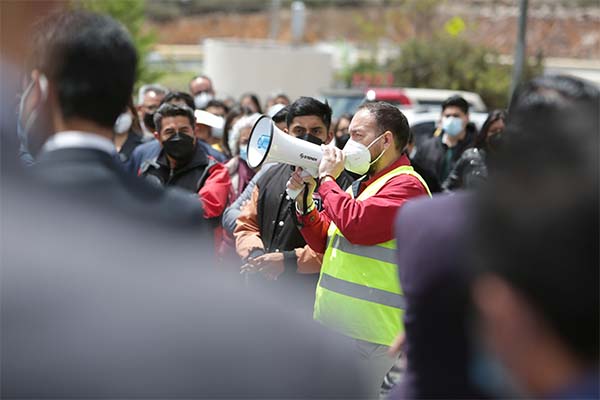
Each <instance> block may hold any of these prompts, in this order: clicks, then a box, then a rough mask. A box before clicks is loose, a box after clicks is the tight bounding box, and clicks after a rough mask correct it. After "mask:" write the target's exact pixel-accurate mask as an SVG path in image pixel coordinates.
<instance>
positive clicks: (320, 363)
mask: <svg viewBox="0 0 600 400" xmlns="http://www.w3.org/2000/svg"><path fill="white" fill-rule="evenodd" d="M28 53H29V54H28V56H27V58H26V63H25V67H24V69H23V71H22V72H23V76H24V77H25V78H24V79H23V86H22V91H21V97H20V102H19V104H18V107H16V109H18V116H17V121H16V124H15V128H14V129H13V130H12V131H11V130H10V129H7V126H6V124H5V123H4V124H3V137H5V136H8V135H10V136H11V137H14V138H18V139H19V141H18V148H17V146H8V147H7V148H8V149H11V150H14V154H17V150H18V159H17V158H12V157H8V160H10V161H14V165H12V166H11V167H9V168H8V169H7V171H12V172H11V173H10V177H9V178H10V179H8V183H6V184H5V185H12V186H9V187H10V188H12V189H11V191H10V192H11V193H12V194H11V196H12V197H10V198H9V199H8V204H9V206H11V207H13V208H12V210H13V211H11V212H10V213H9V214H10V215H9V217H8V219H7V225H8V227H11V228H15V229H18V230H22V231H24V232H25V234H27V235H29V236H27V240H29V241H31V240H34V241H35V242H33V243H32V245H33V247H34V248H35V249H37V250H39V251H40V252H41V253H42V254H41V256H40V257H36V256H35V255H31V256H30V257H29V258H27V257H25V255H24V254H23V253H22V252H21V251H20V250H15V249H14V248H12V247H10V246H9V247H8V248H9V249H12V251H11V250H9V251H8V252H7V253H5V255H4V256H3V262H2V264H3V268H5V271H8V272H6V273H3V274H5V275H6V276H7V277H8V278H12V280H11V279H9V280H8V282H9V283H3V287H4V285H12V283H10V282H13V283H14V286H12V288H11V290H9V291H8V294H7V293H6V291H5V292H4V295H3V296H4V297H5V298H4V299H3V306H4V305H5V304H6V306H5V307H3V312H2V314H3V315H2V317H3V321H2V322H3V323H2V325H3V327H2V330H3V347H4V345H8V346H11V351H10V353H9V354H8V358H7V359H6V360H3V371H2V374H3V386H4V387H3V389H2V390H3V392H4V393H6V394H7V395H9V396H17V397H18V396H40V395H47V394H48V393H50V394H52V395H54V397H57V396H58V397H61V396H63V395H78V396H81V395H96V394H100V395H110V396H123V395H125V396H130V395H149V394H156V395H161V396H170V395H186V396H192V397H195V396H208V397H212V396H229V397H246V396H247V397H257V396H258V397H273V396H276V397H296V398H297V397H311V398H316V397H337V398H340V397H341V398H349V397H357V398H378V397H379V396H382V397H389V398H434V397H435V398H440V397H441V398H481V397H492V398H504V397H507V396H508V397H514V396H527V397H534V398H538V397H539V398H542V397H552V398H554V397H560V398H598V396H599V391H598V386H599V382H598V373H599V370H598V362H599V348H598V343H599V338H600V333H599V325H600V324H599V304H598V295H599V274H598V268H599V263H598V250H599V249H598V243H599V241H598V134H599V132H598V112H599V99H600V95H599V91H598V89H597V88H596V87H594V86H592V85H590V84H589V83H586V82H584V81H581V80H578V79H575V78H572V77H564V76H556V77H540V78H536V79H534V80H533V81H531V82H528V83H526V84H524V85H522V86H521V87H520V88H519V89H518V90H517V91H516V93H515V95H514V96H513V99H512V101H511V103H510V108H509V110H508V111H505V110H494V111H492V112H490V113H489V116H488V118H487V120H486V121H485V123H484V124H483V126H482V128H481V129H480V130H478V129H477V128H476V126H475V124H474V123H472V122H470V120H469V103H468V102H467V101H466V100H465V99H464V98H462V97H460V96H452V97H450V98H448V99H447V100H446V101H445V102H444V103H443V104H442V107H441V113H440V119H439V123H438V126H437V127H436V129H435V131H434V132H431V136H430V137H429V138H427V139H426V140H424V141H423V142H421V143H420V144H419V145H418V146H417V145H415V139H414V136H413V135H412V133H411V130H410V126H409V123H408V121H407V119H406V117H405V116H404V114H403V113H402V111H401V109H399V108H398V107H396V106H394V105H391V104H388V103H385V102H378V101H366V102H365V103H363V104H362V105H360V106H359V107H358V109H357V110H356V111H355V113H354V115H343V116H341V117H339V118H338V119H337V120H334V119H332V110H331V108H330V107H329V105H328V104H327V103H326V102H323V101H321V100H319V99H317V98H313V97H307V96H302V97H299V98H296V99H291V98H289V97H288V96H286V95H285V94H284V93H275V94H273V96H270V97H269V99H268V100H267V101H266V102H265V103H264V104H262V103H261V101H260V100H259V98H258V97H257V96H256V95H255V94H253V93H251V92H248V93H245V94H244V95H242V96H241V97H240V98H239V101H233V100H232V99H230V98H227V99H225V98H223V97H221V96H220V93H219V91H218V88H216V87H214V86H213V82H212V81H211V79H210V77H208V76H204V75H198V76H195V77H193V78H192V79H191V80H190V82H189V87H188V90H187V91H174V90H170V89H169V88H166V87H163V86H161V85H160V84H157V83H151V84H145V85H143V86H141V87H140V88H139V90H138V93H137V94H134V93H133V89H134V84H135V71H136V66H137V56H136V51H135V48H134V45H133V42H132V40H131V38H130V36H129V34H128V33H127V32H126V31H125V30H124V28H123V27H122V26H121V25H120V24H118V23H117V22H115V21H114V20H113V19H111V18H110V17H107V16H102V15H97V14H94V13H90V12H84V11H69V12H60V13H56V14H52V15H50V16H49V17H46V18H45V19H44V20H42V21H41V22H39V23H37V25H36V27H35V30H34V35H33V39H32V42H31V44H30V48H29V52H28ZM243 89H244V90H245V89H248V88H243ZM263 114H264V115H267V116H268V117H269V118H270V119H271V120H272V122H273V124H274V125H275V126H276V127H277V128H278V129H280V130H281V131H283V132H284V133H285V134H287V135H291V136H293V137H294V138H296V139H298V141H297V142H294V143H298V145H299V146H300V144H301V143H302V142H301V141H307V142H310V143H312V144H316V145H318V146H321V150H322V159H321V160H320V162H319V165H318V171H317V174H316V176H312V175H310V174H306V173H304V171H303V170H302V168H299V167H296V166H293V165H288V164H283V163H270V164H265V165H262V166H260V168H258V169H255V168H251V166H250V165H249V164H248V152H249V150H248V146H249V140H250V136H251V133H252V129H253V127H254V126H255V123H256V122H257V120H258V119H259V117H260V116H261V115H263ZM3 140H5V139H3ZM6 151H7V150H6V149H5V150H3V154H5V152H6ZM5 161H6V160H5ZM17 163H18V164H19V165H18V166H17ZM15 182H18V183H15ZM294 192H299V193H300V195H298V196H296V197H293V196H290V193H294ZM21 193H24V195H23V196H22V197H20V196H21ZM32 202H33V203H32ZM42 203H43V204H44V205H45V206H44V207H40V208H42V209H44V210H46V212H47V213H48V214H46V213H45V212H42V211H40V212H41V214H40V215H38V219H36V220H35V221H31V222H30V220H29V219H27V218H25V219H23V220H19V219H18V218H16V219H15V215H17V214H19V213H20V212H23V211H22V210H23V208H24V204H27V205H28V207H31V208H34V209H35V207H36V205H37V206H39V205H41V204H42ZM48 204H59V205H50V206H48ZM90 209H92V210H93V212H89V210H90ZM14 210H19V211H14ZM47 210H52V211H47ZM33 211H37V210H32V212H33ZM56 215H58V216H60V217H61V218H62V217H64V218H66V219H68V220H69V221H70V222H68V223H65V224H64V226H61V225H62V224H61V223H60V218H55V216H56ZM92 215H94V216H92ZM73 218H75V219H73ZM107 221H112V222H111V223H107ZM50 227H52V234H51V235H44V234H42V233H41V232H46V231H50ZM5 229H6V228H5ZM49 236H51V237H49ZM100 237H107V239H106V242H104V241H103V240H98V239H99V238H100ZM3 238H5V235H4V234H3ZM3 241H4V239H3ZM9 242H10V243H11V245H14V246H17V245H18V242H16V241H14V240H10V241H9ZM109 244H110V246H109ZM96 247H101V248H103V250H104V252H103V253H98V249H97V248H96ZM44 249H47V253H44ZM65 253H67V254H69V255H65ZM42 260H43V261H42ZM67 260H68V261H67ZM41 264H43V266H44V267H45V268H44V271H45V272H39V271H38V269H39V267H40V265H41ZM24 265H25V267H24ZM69 265H74V267H75V268H74V269H73V270H69V271H68V273H64V271H63V268H58V266H61V267H63V266H69ZM82 265H84V266H82ZM17 266H18V268H17ZM52 268H57V269H58V270H59V271H57V272H56V274H55V275H52ZM65 268H66V267H65ZM24 271H26V272H24ZM32 271H33V272H32ZM82 271H83V272H82ZM103 271H104V272H103ZM34 272H35V273H34ZM132 273H133V276H131V277H130V274H132ZM20 274H25V275H20ZM46 274H50V275H48V276H46ZM79 274H84V275H79ZM106 274H108V275H110V276H113V278H111V279H104V278H105V277H106V276H108V275H106ZM34 276H38V277H39V276H43V277H45V278H44V279H46V280H45V281H42V282H41V283H40V282H39V281H36V278H35V277H34ZM52 276H54V278H53V277H52ZM57 276H61V277H63V278H64V279H66V280H67V281H65V280H64V279H63V280H58V279H55V277H57ZM119 276H121V278H122V279H123V281H122V282H127V287H128V290H129V291H130V292H129V294H128V295H126V296H123V295H122V292H121V290H120V289H119V288H118V287H114V286H113V285H117V286H119V284H123V283H119V282H115V280H119ZM140 276H143V278H141V280H140V281H139V283H138V285H139V289H138V290H139V293H138V294H136V295H133V294H132V293H133V292H134V291H136V286H135V285H136V284H135V283H133V282H135V280H136V279H139V277H140ZM32 277H33V278H32ZM28 279H31V281H30V280H28ZM113 279H114V280H113ZM71 280H72V281H71ZM29 282H36V284H35V285H34V284H32V283H31V284H30V283H29ZM65 282H69V285H66V287H67V288H68V289H65V287H64V286H65ZM71 282H72V284H71ZM161 282H163V283H162V284H161ZM130 283H131V286H130V285H129V284H130ZM94 284H95V285H96V286H94ZM61 285H63V286H61ZM79 285H81V286H79ZM17 289H18V291H17ZM28 290H30V291H34V290H35V292H36V293H37V294H39V292H40V291H41V292H42V295H41V296H42V297H43V299H44V301H39V302H36V301H34V303H33V304H37V307H39V308H40V309H44V310H45V311H44V313H43V315H40V313H34V312H32V311H31V307H27V306H26V303H27V300H24V299H22V298H21V297H22V296H25V297H26V294H27V293H28V292H27V291H28ZM65 290H66V292H65ZM71 291H73V294H70V295H69V296H68V297H65V298H63V297H60V296H59V294H58V293H59V292H60V295H64V294H65V293H71ZM55 292H56V295H55V294H54V293H55ZM113 294H114V296H113ZM119 294H121V296H122V297H118V296H119ZM130 295H131V296H130ZM7 296H8V297H7ZM36 296H37V295H36ZM96 296H97V297H96ZM115 296H117V297H115ZM34 297H35V296H34ZM57 299H59V300H57ZM161 299H162V300H161ZM4 300H6V301H4ZM161 301H164V303H161ZM75 303H78V304H88V303H93V304H95V306H89V307H88V308H85V311H83V312H80V311H77V310H71V309H73V308H74V307H75ZM98 303H102V304H98ZM108 304H110V307H108ZM140 304H146V305H147V307H152V311H153V312H152V313H148V312H147V311H148V309H149V308H148V309H146V308H145V307H139V305H140ZM53 305H54V306H55V307H53ZM171 306H173V307H171ZM58 308H59V309H60V310H58ZM69 310H71V311H69ZM141 310H143V311H141ZM157 314H158V315H157ZM150 315H151V316H150ZM78 318H80V319H78ZM144 318H148V319H144ZM163 318H164V319H163ZM65 319H66V320H69V321H73V322H75V323H74V324H73V323H72V322H67V321H65ZM156 320H158V321H159V322H156ZM196 320H198V321H200V320H202V321H205V323H202V324H196V323H192V322H191V321H196ZM20 321H25V322H20ZM78 321H79V322H78ZM149 321H152V323H151V322H149ZM161 321H162V322H161ZM298 321H301V324H303V325H299V322H298ZM163 322H164V323H163ZM304 324H305V325H304ZM23 326H29V329H31V330H32V331H34V332H28V333H27V334H26V335H25V333H24V331H23V329H25V328H24V327H23ZM65 326H69V328H68V329H69V331H68V334H58V333H57V332H59V333H60V332H63V331H62V329H66V328H65ZM165 326H168V328H165ZM121 327H124V328H123V329H122V330H121V331H120V329H121ZM65 332H66V331H65ZM84 332H85V333H86V334H90V335H92V337H94V338H95V340H98V343H99V345H98V346H99V347H96V348H95V351H86V350H85V349H86V348H85V346H83V345H82V344H81V343H82V342H85V341H86V339H85V338H84V337H83V336H82V335H83V333H84ZM90 332H93V333H90ZM102 332H106V334H104V335H103V334H102ZM121 335H122V336H121ZM107 337H110V338H111V339H110V340H108V339H107ZM133 337H136V338H137V339H133ZM5 338H6V339H5ZM67 339H68V340H67ZM32 341H33V342H36V344H35V345H33V349H34V350H35V354H33V355H30V354H28V353H27V351H26V348H27V346H30V345H31V343H30V342H32ZM165 342H167V343H168V345H167V344H166V343H165ZM57 343H59V344H60V347H59V348H58V351H51V350H50V349H51V348H52V349H55V350H56V348H57V347H56V344H57ZM244 344H245V345H244ZM163 346H164V347H163ZM287 351H289V355H287V354H286V352H287ZM30 353H31V352H30ZM101 353H103V354H101ZM3 357H4V356H3ZM34 364H35V365H34ZM155 364H161V366H164V368H162V367H157V366H156V365H155ZM232 365H233V366H232ZM259 366H260V367H259ZM229 367H230V368H231V372H228V371H227V369H228V368H229ZM199 368H200V369H201V372H199V371H198V369H199ZM51 369H54V372H51V371H50V370H51ZM111 371H113V372H111ZM133 371H135V372H133ZM207 371H210V372H207ZM267 372H268V373H267ZM69 375H71V376H72V378H71V379H69V378H68V377H67V376H69ZM232 381H233V382H232ZM236 381H237V382H236ZM144 390H145V391H144Z"/></svg>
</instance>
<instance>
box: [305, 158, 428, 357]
mask: <svg viewBox="0 0 600 400" xmlns="http://www.w3.org/2000/svg"><path fill="white" fill-rule="evenodd" d="M401 174H408V175H412V176H414V177H415V178H417V179H418V180H419V181H420V182H421V183H422V185H423V187H424V188H425V189H426V190H427V192H428V193H429V188H428V187H427V184H426V183H425V182H424V181H423V179H422V178H421V177H420V176H419V175H418V174H417V173H416V172H414V170H413V168H412V167H410V166H402V167H398V168H396V169H394V170H392V171H390V172H388V173H387V174H385V175H383V176H381V177H380V178H379V179H377V180H376V181H375V182H373V183H371V184H370V185H369V186H367V187H366V188H365V190H364V191H363V192H361V193H360V194H359V196H358V197H357V199H356V201H362V200H365V199H367V198H369V197H371V196H373V195H375V194H376V193H377V192H379V190H381V188H382V187H383V186H384V185H385V184H386V183H387V182H388V181H389V180H390V179H392V178H393V177H395V176H398V175H401ZM348 192H349V193H350V195H352V191H351V188H350V189H349V190H348ZM430 196H431V194H430ZM390 223H392V222H391V221H390ZM327 235H328V243H327V248H326V250H325V254H324V257H323V266H322V268H321V276H320V277H319V283H318V285H317V292H316V298H315V313H314V318H315V319H316V320H317V321H319V322H321V323H322V324H324V325H326V326H328V327H330V328H332V329H335V330H337V331H339V332H341V333H342V334H344V335H346V336H350V337H353V338H356V339H361V340H365V341H368V342H372V343H378V344H383V345H387V346H389V345H390V344H391V343H392V341H393V340H394V338H395V337H396V335H397V334H398V333H399V332H401V331H402V330H403V327H402V324H401V315H402V310H403V309H404V304H405V303H404V297H403V296H402V290H401V288H400V283H399V282H398V268H397V266H396V241H395V240H390V241H387V242H384V243H379V244H377V245H373V246H363V245H358V244H353V243H350V242H349V241H348V239H346V238H345V237H344V236H343V235H342V233H341V232H340V230H339V229H338V228H337V227H336V226H335V224H334V223H333V222H332V223H331V224H330V226H329V230H328V232H327Z"/></svg>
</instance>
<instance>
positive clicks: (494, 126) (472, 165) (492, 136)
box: [442, 110, 506, 192]
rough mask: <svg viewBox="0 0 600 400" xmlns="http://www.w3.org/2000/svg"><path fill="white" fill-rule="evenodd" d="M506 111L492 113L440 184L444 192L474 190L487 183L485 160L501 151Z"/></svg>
mask: <svg viewBox="0 0 600 400" xmlns="http://www.w3.org/2000/svg"><path fill="white" fill-rule="evenodd" d="M505 121H506V111H504V110H494V111H492V112H491V113H490V114H489V115H488V117H487V119H486V120H485V122H484V123H483V126H482V127H481V130H480V131H479V133H478V134H477V137H476V138H475V144H474V146H473V147H472V148H470V149H467V150H465V152H464V153H463V154H462V155H461V156H460V158H459V159H458V161H457V162H456V164H454V167H453V168H452V171H450V174H449V175H448V177H447V178H446V180H445V181H444V182H443V183H442V188H443V189H444V191H446V192H451V191H455V190H459V189H474V188H477V187H479V186H481V184H482V183H484V182H486V181H487V177H488V170H487V159H488V158H490V157H493V156H494V155H495V154H497V153H498V152H499V151H500V150H501V149H502V143H503V141H504V139H505V138H504V134H503V131H504V124H505Z"/></svg>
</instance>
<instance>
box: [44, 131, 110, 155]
mask: <svg viewBox="0 0 600 400" xmlns="http://www.w3.org/2000/svg"><path fill="white" fill-rule="evenodd" d="M66 148H86V149H96V150H101V151H104V152H106V153H109V154H114V153H116V151H117V150H116V148H115V145H114V143H113V142H111V141H110V140H108V139H107V138H105V137H102V136H100V135H96V134H95V133H89V132H81V131H62V132H58V133H56V134H54V135H53V136H52V137H50V139H48V140H47V141H46V143H45V144H44V146H43V147H42V152H47V151H54V150H58V149H66Z"/></svg>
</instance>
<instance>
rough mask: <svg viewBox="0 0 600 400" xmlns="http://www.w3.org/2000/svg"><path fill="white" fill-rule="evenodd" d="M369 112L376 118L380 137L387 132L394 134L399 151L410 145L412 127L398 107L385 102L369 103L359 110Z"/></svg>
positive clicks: (362, 105)
mask: <svg viewBox="0 0 600 400" xmlns="http://www.w3.org/2000/svg"><path fill="white" fill-rule="evenodd" d="M363 109H364V110H368V111H369V112H370V113H371V115H373V116H374V117H375V121H376V122H377V128H379V135H381V134H383V133H384V132H386V131H390V132H392V134H393V136H394V144H395V145H396V149H397V150H398V151H402V150H403V149H404V147H406V144H407V143H408V138H409V136H410V127H409V125H408V120H407V119H406V116H405V115H404V114H403V113H402V111H400V110H399V109H398V107H396V106H394V105H392V104H390V103H387V102H385V101H368V102H365V103H363V104H361V105H360V106H359V107H358V110H363Z"/></svg>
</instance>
